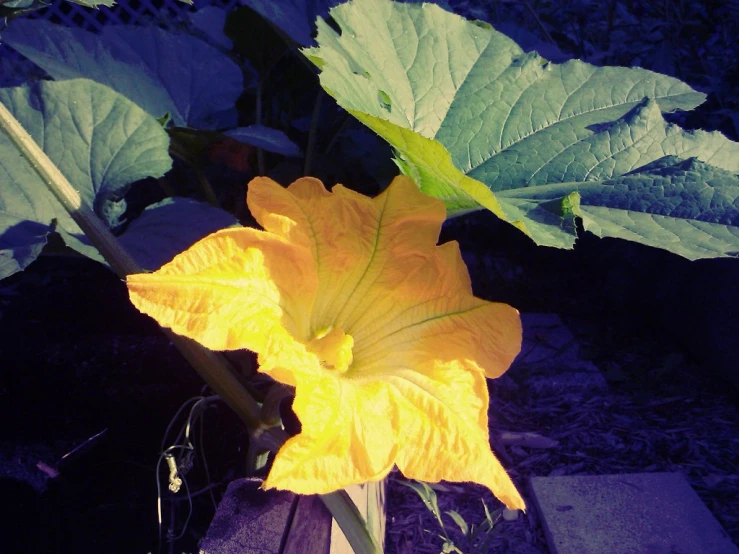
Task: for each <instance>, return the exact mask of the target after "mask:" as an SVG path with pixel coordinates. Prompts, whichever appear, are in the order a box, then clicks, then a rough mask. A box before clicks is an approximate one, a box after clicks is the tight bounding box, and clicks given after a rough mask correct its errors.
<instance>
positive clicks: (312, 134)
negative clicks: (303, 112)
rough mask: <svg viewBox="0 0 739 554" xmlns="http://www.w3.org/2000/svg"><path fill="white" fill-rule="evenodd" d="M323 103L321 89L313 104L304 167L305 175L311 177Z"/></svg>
mask: <svg viewBox="0 0 739 554" xmlns="http://www.w3.org/2000/svg"><path fill="white" fill-rule="evenodd" d="M322 103H323V89H321V88H319V89H318V93H317V94H316V101H315V102H314V104H313V114H312V115H311V119H310V131H308V146H307V147H306V149H305V150H306V152H305V166H303V175H310V174H311V171H312V170H313V155H314V153H315V152H314V151H315V149H316V135H317V134H318V124H319V120H320V119H321V104H322Z"/></svg>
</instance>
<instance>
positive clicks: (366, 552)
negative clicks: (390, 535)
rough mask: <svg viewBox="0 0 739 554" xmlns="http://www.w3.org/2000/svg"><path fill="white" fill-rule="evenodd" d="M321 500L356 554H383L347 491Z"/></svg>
mask: <svg viewBox="0 0 739 554" xmlns="http://www.w3.org/2000/svg"><path fill="white" fill-rule="evenodd" d="M321 500H322V501H323V503H324V504H325V505H326V508H328V511H329V512H331V515H332V516H333V518H334V519H335V520H336V523H338V524H339V527H341V531H342V532H343V533H344V536H345V537H346V540H348V541H349V544H350V545H351V547H352V550H353V551H354V554H382V547H381V546H380V545H378V544H377V542H376V541H375V539H374V537H373V536H372V534H371V533H370V532H369V530H368V528H367V523H366V521H365V519H364V517H362V514H361V513H360V512H359V509H358V508H357V506H356V504H354V501H352V499H351V498H350V497H349V495H348V494H347V492H346V491H343V490H342V491H336V492H332V493H331V494H322V495H321Z"/></svg>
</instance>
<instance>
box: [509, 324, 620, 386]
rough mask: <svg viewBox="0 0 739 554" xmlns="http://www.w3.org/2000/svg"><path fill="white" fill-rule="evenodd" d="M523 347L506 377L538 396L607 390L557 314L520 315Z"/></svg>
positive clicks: (596, 369) (593, 366)
mask: <svg viewBox="0 0 739 554" xmlns="http://www.w3.org/2000/svg"><path fill="white" fill-rule="evenodd" d="M521 323H522V325H523V344H522V345H521V353H520V354H519V355H518V356H517V357H516V359H515V360H514V362H513V364H512V365H511V368H510V369H509V370H508V375H509V376H510V377H511V378H512V379H514V380H516V381H517V382H519V383H520V384H521V385H522V386H524V387H526V388H529V389H531V390H532V391H533V392H534V393H535V394H537V395H549V394H556V395H566V396H572V395H580V396H581V395H583V394H586V393H588V392H591V391H596V390H597V391H602V390H606V389H607V388H608V385H607V383H606V380H605V377H604V376H603V374H602V373H601V372H600V370H599V369H598V368H597V366H596V365H595V364H593V362H591V361H589V360H583V359H582V358H581V357H580V344H579V342H578V341H577V339H576V338H575V336H574V335H573V334H572V332H571V331H570V330H569V328H568V327H567V325H566V324H565V323H564V322H563V321H562V318H560V316H559V315H558V314H553V313H523V314H521Z"/></svg>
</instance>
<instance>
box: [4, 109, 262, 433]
mask: <svg viewBox="0 0 739 554" xmlns="http://www.w3.org/2000/svg"><path fill="white" fill-rule="evenodd" d="M0 129H1V130H3V131H4V132H5V133H6V134H7V135H8V137H9V138H10V140H11V141H12V142H13V144H15V146H16V147H17V148H18V149H19V150H20V152H21V154H22V155H23V156H24V157H25V158H26V159H27V160H28V162H29V163H30V165H31V167H32V168H33V169H34V171H36V173H37V174H38V175H39V177H41V179H42V180H43V182H44V183H45V184H46V186H47V187H48V189H49V190H50V191H51V192H52V193H53V194H54V196H55V197H56V198H57V199H58V200H59V202H61V204H62V206H64V208H65V209H66V210H67V211H68V212H69V215H70V216H71V217H72V219H73V220H74V221H75V223H77V225H79V226H80V228H81V229H82V231H83V232H84V233H85V235H87V237H88V238H89V239H90V241H91V242H92V244H93V245H94V246H95V248H97V249H98V250H99V251H100V254H102V256H103V258H104V259H105V261H107V262H108V264H110V267H111V268H112V269H113V271H115V273H116V274H117V275H118V276H119V277H125V276H126V275H130V274H133V273H142V271H143V270H142V269H141V267H139V265H138V264H137V263H136V261H135V260H134V259H133V257H132V256H131V255H130V254H129V253H128V252H127V251H126V250H125V249H124V248H123V247H122V246H121V244H120V243H119V242H118V239H117V238H116V237H115V236H114V235H113V233H111V232H110V230H109V229H108V227H107V226H106V225H105V224H104V223H103V222H102V221H101V220H100V218H98V217H97V215H95V212H93V211H92V209H91V208H90V207H89V206H88V205H87V204H85V203H84V202H83V201H82V198H81V196H80V194H79V192H78V191H77V190H76V189H75V188H74V187H73V186H72V184H71V183H70V182H69V181H68V180H67V178H66V177H65V176H64V175H63V174H62V172H61V171H60V170H59V168H58V167H57V166H56V165H55V164H54V162H52V161H51V160H50V159H49V157H48V156H47V155H46V153H45V152H44V151H43V150H42V149H41V148H40V147H39V145H38V144H36V142H35V141H34V140H33V137H31V135H29V134H28V132H27V131H26V130H25V129H24V128H23V126H21V124H20V123H19V122H18V120H17V119H15V117H14V116H13V114H11V113H10V111H9V110H8V109H7V108H6V107H5V105H4V104H3V103H2V102H0ZM164 333H165V334H166V335H167V336H168V337H169V338H170V340H171V341H172V342H173V343H174V344H175V346H176V347H177V349H178V350H179V351H180V353H182V355H183V356H184V358H185V359H186V360H187V361H188V362H190V364H191V365H192V366H193V367H194V368H195V370H196V371H197V372H198V373H199V374H200V376H201V377H202V378H203V379H204V380H205V382H206V383H208V385H210V386H211V388H212V389H213V390H214V391H215V392H216V393H217V394H218V395H219V396H220V397H221V398H222V399H223V401H224V402H226V403H227V404H228V405H229V406H230V407H231V409H233V410H234V411H235V412H236V413H237V414H238V415H239V417H240V418H241V419H242V421H243V422H244V424H245V425H246V427H247V429H249V430H250V431H253V430H255V429H257V428H258V427H259V404H257V402H256V400H254V398H252V396H251V395H250V394H249V393H248V392H247V391H246V389H244V387H243V386H242V385H241V383H239V381H238V379H237V378H236V376H235V373H234V371H233V369H231V367H230V364H229V363H228V362H227V360H226V359H225V358H224V357H223V356H222V355H221V354H218V353H216V352H212V351H210V350H208V349H206V348H204V347H202V346H200V345H199V344H198V343H196V342H194V341H192V340H190V339H187V338H184V337H181V336H178V335H175V334H174V333H172V332H171V331H169V330H167V329H164Z"/></svg>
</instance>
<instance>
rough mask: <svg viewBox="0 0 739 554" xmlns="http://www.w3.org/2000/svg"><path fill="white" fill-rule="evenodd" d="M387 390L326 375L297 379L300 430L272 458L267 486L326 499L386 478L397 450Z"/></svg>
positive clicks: (378, 386) (391, 407)
mask: <svg viewBox="0 0 739 554" xmlns="http://www.w3.org/2000/svg"><path fill="white" fill-rule="evenodd" d="M388 391H389V389H388V388H387V387H386V386H385V385H383V384H382V383H362V384H359V383H356V382H354V381H353V380H349V379H340V378H336V377H334V376H333V374H328V373H322V374H321V373H319V374H318V375H316V376H315V378H314V379H310V380H309V379H301V378H299V379H298V382H297V385H296V395H295V401H294V402H293V410H294V411H295V413H296V415H297V416H298V418H299V419H300V422H301V425H302V430H301V432H300V434H299V435H296V436H294V437H292V438H290V439H289V440H288V441H287V442H286V443H285V444H284V445H283V446H282V448H281V449H280V451H279V452H278V453H277V455H276V456H275V460H274V463H273V465H272V469H271V470H270V472H269V476H268V477H267V480H266V481H265V487H266V488H273V487H274V488H278V489H287V490H291V491H293V492H296V493H298V494H327V493H330V492H333V491H336V490H339V489H342V488H345V487H347V486H349V485H352V484H356V483H365V482H368V481H379V480H380V479H382V478H383V477H385V476H386V475H387V474H388V473H389V472H390V470H391V469H392V467H393V464H394V461H395V457H396V453H397V448H398V447H397V444H396V443H397V441H396V440H395V437H396V431H395V428H394V422H395V421H396V419H397V418H396V417H394V416H393V413H392V412H393V409H394V406H393V403H392V402H391V399H390V397H389V395H388Z"/></svg>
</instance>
